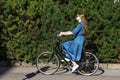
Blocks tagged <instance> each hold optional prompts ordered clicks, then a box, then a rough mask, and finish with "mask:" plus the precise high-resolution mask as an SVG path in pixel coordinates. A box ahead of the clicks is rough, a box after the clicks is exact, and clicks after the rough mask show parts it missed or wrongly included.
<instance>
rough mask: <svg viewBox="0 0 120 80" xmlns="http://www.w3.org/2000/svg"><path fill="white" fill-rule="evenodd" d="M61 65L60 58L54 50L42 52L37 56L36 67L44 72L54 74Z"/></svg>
mask: <svg viewBox="0 0 120 80" xmlns="http://www.w3.org/2000/svg"><path fill="white" fill-rule="evenodd" d="M59 66H60V61H59V58H58V57H57V56H56V55H55V54H53V52H42V53H41V54H40V55H39V56H38V57H37V61H36V67H37V69H38V71H39V72H40V73H42V74H54V73H55V72H56V71H57V70H58V68H59Z"/></svg>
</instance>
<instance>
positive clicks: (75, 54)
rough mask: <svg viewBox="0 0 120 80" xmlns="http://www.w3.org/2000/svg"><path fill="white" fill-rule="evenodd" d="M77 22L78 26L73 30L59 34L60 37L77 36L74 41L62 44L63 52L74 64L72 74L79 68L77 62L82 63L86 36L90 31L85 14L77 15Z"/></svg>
mask: <svg viewBox="0 0 120 80" xmlns="http://www.w3.org/2000/svg"><path fill="white" fill-rule="evenodd" d="M76 20H77V21H78V24H77V26H76V27H75V28H74V29H73V30H71V31H66V32H60V34H59V36H63V35H75V38H74V39H73V40H71V41H66V42H64V43H63V44H62V50H63V51H64V52H65V53H66V56H67V58H68V59H70V60H71V62H72V64H73V67H72V71H71V72H74V71H75V70H76V69H77V68H78V67H79V65H78V64H77V63H76V61H80V58H81V54H82V49H83V45H84V41H85V37H84V34H85V33H86V32H87V29H88V28H87V23H86V20H85V17H84V14H77V17H76Z"/></svg>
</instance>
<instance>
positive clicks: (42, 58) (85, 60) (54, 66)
mask: <svg viewBox="0 0 120 80" xmlns="http://www.w3.org/2000/svg"><path fill="white" fill-rule="evenodd" d="M54 41H55V44H53V45H54V47H53V51H51V52H49V51H46V52H42V53H40V54H39V56H38V57H37V61H36V67H37V69H38V71H39V72H40V73H42V74H54V73H55V72H57V71H58V69H59V68H60V65H61V64H64V63H65V64H66V65H62V66H64V67H66V68H67V69H68V70H69V71H71V70H72V63H71V61H67V60H66V59H65V58H66V56H65V54H64V53H63V51H62V49H61V48H60V38H59V36H58V35H57V36H56V37H55V40H54ZM63 61H64V62H63ZM77 64H79V68H78V69H77V70H76V71H77V72H78V73H80V74H81V75H93V74H95V73H96V71H97V70H98V68H99V60H98V58H97V57H96V55H95V54H93V53H92V51H91V50H86V49H83V51H82V57H81V59H80V61H78V62H77Z"/></svg>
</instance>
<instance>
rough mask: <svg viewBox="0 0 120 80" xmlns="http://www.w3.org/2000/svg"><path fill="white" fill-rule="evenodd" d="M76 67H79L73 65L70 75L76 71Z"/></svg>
mask: <svg viewBox="0 0 120 80" xmlns="http://www.w3.org/2000/svg"><path fill="white" fill-rule="evenodd" d="M78 67H79V65H77V64H76V65H74V66H73V68H72V71H71V72H72V73H73V72H75V70H76V69H77V68H78Z"/></svg>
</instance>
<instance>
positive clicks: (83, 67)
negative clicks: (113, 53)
mask: <svg viewBox="0 0 120 80" xmlns="http://www.w3.org/2000/svg"><path fill="white" fill-rule="evenodd" d="M81 59H82V60H81V61H80V64H79V65H80V66H79V68H78V72H79V73H80V74H81V75H85V76H90V75H93V74H95V73H96V72H97V70H98V68H99V60H98V58H97V57H96V55H95V54H93V53H91V52H84V57H82V58H81Z"/></svg>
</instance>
